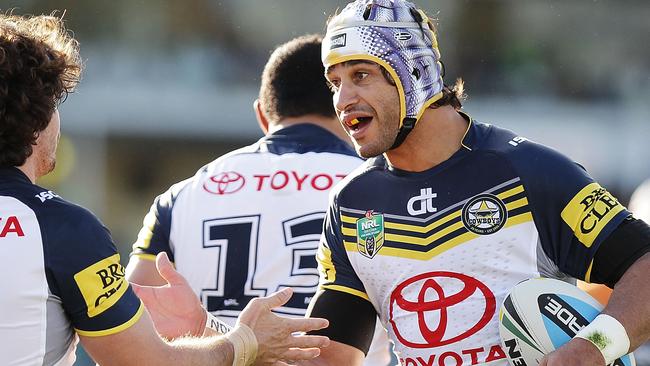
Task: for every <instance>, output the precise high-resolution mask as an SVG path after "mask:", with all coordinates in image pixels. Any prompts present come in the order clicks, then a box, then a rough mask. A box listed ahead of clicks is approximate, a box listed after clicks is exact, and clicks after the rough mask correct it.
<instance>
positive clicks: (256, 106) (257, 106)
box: [253, 99, 269, 135]
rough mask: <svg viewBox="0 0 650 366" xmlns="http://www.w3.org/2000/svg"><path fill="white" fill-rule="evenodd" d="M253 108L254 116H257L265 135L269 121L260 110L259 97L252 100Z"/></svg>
mask: <svg viewBox="0 0 650 366" xmlns="http://www.w3.org/2000/svg"><path fill="white" fill-rule="evenodd" d="M253 109H254V110H255V117H257V123H259V125H260V128H261V129H262V131H264V134H265V135H266V134H267V133H268V132H269V121H268V120H267V119H266V116H265V115H264V112H263V111H262V105H261V104H260V100H259V99H255V101H254V102H253Z"/></svg>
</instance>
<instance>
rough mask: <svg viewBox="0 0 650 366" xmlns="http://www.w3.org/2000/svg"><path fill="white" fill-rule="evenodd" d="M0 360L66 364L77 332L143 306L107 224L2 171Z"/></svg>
mask: <svg viewBox="0 0 650 366" xmlns="http://www.w3.org/2000/svg"><path fill="white" fill-rule="evenodd" d="M0 252H2V258H3V264H2V266H0V359H1V360H2V361H1V362H0V363H1V364H2V365H33V366H36V365H39V366H40V365H72V363H73V362H74V357H75V348H76V344H77V336H76V334H81V335H84V336H91V337H92V336H102V335H108V334H113V333H117V332H119V331H121V330H124V329H126V328H128V327H129V326H130V325H132V324H134V323H135V322H136V321H137V320H138V319H139V317H140V315H141V314H142V311H143V309H144V308H143V306H142V305H141V302H140V300H139V299H138V298H137V297H136V296H135V294H134V293H133V292H132V291H131V289H130V288H129V286H128V282H126V281H125V280H124V268H123V267H122V265H120V261H119V254H117V250H116V248H115V246H114V245H113V242H112V241H111V237H110V234H109V232H108V230H107V229H106V228H105V227H104V226H102V224H101V223H100V222H99V221H98V220H97V218H96V217H95V216H94V215H93V214H92V213H90V212H89V211H87V210H85V209H84V208H82V207H79V206H77V205H74V204H71V203H69V202H67V201H65V200H63V199H61V198H60V197H59V196H58V195H56V194H55V193H53V192H52V191H49V190H47V189H44V188H41V187H39V186H37V185H34V184H32V183H31V181H30V180H29V179H28V178H27V177H26V176H25V175H24V174H23V173H22V172H21V171H20V170H19V169H16V168H2V169H0Z"/></svg>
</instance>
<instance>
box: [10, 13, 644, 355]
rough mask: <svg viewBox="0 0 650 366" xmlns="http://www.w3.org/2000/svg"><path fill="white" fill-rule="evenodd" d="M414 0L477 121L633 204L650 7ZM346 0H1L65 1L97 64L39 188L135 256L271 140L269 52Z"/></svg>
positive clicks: (640, 157) (639, 172)
mask: <svg viewBox="0 0 650 366" xmlns="http://www.w3.org/2000/svg"><path fill="white" fill-rule="evenodd" d="M417 2H418V4H419V5H420V6H421V7H423V8H424V9H427V10H428V12H429V14H430V15H432V16H433V17H434V18H438V20H439V21H438V23H439V24H438V27H439V41H440V46H441V51H442V55H443V61H444V62H445V67H446V72H447V75H446V78H445V79H446V80H447V82H448V83H452V82H453V80H454V79H455V78H457V77H462V78H463V79H464V80H465V82H466V89H467V93H468V95H469V99H468V101H467V102H466V110H467V111H469V112H470V113H471V114H472V115H473V116H474V117H475V118H477V119H478V120H480V121H484V122H490V123H494V124H498V125H501V126H505V127H507V128H510V129H513V130H515V131H517V132H519V133H520V134H521V135H523V136H526V137H528V138H530V139H532V140H536V141H539V142H542V143H545V144H547V145H550V146H553V147H555V148H557V149H559V150H561V151H563V152H564V153H566V154H568V155H569V156H570V157H572V158H573V159H574V160H576V161H578V162H580V163H581V164H583V165H584V166H585V167H586V168H587V169H588V170H589V172H590V173H591V174H592V175H593V176H594V177H595V178H596V179H597V180H599V181H600V183H601V184H603V185H605V186H606V187H607V188H608V189H609V190H610V191H612V192H614V193H615V195H616V196H617V197H618V198H619V199H620V200H621V201H622V202H624V203H627V201H628V199H629V197H630V194H631V193H632V191H633V189H634V188H635V187H636V186H637V185H638V184H639V183H641V181H642V180H643V179H645V178H647V177H650V164H649V163H648V160H647V159H648V158H649V157H650V143H648V137H650V123H649V122H648V117H649V116H650V103H649V101H650V48H649V47H648V46H647V43H646V42H648V40H649V39H650V23H649V21H648V20H649V19H650V2H648V1H647V0H624V1H621V0H619V1H615V0H534V1H520V0H436V1H432V0H420V1H417ZM345 4H346V1H344V0H339V1H336V0H319V1H313V0H223V1H216V0H182V1H181V0H168V1H161V0H113V1H84V0H0V10H1V11H7V10H10V9H14V10H13V11H14V13H16V14H43V13H46V14H49V13H51V12H52V11H54V10H60V11H63V10H65V19H66V20H67V26H68V27H69V28H70V29H72V30H73V31H74V34H75V36H76V37H77V39H79V40H80V42H81V49H82V55H83V57H84V59H85V62H86V71H85V74H84V78H83V81H82V83H81V85H80V87H79V88H78V91H77V92H76V93H75V94H73V95H71V96H70V97H69V99H68V101H67V102H66V103H65V104H64V105H63V106H62V108H61V118H62V129H63V137H62V141H61V145H60V150H59V161H58V164H57V169H56V171H55V173H54V174H51V175H50V176H48V177H46V178H45V179H43V180H42V181H41V182H40V183H41V185H45V186H50V187H53V188H54V189H55V190H56V191H57V192H58V193H59V194H61V195H63V196H64V197H66V198H67V199H69V200H72V201H75V202H78V203H80V204H82V205H83V206H86V207H88V208H89V209H91V210H92V211H93V212H95V213H96V214H97V215H98V216H99V217H100V218H101V219H102V220H103V222H104V223H105V224H106V225H107V226H108V227H109V228H110V229H111V231H112V233H113V237H114V239H115V242H116V244H117V246H118V247H119V249H120V251H121V252H122V258H123V261H126V258H127V257H126V256H127V255H128V253H129V249H130V245H131V243H132V242H133V240H134V239H135V236H136V234H137V232H138V230H139V227H140V225H141V220H142V218H143V216H144V214H145V213H146V212H147V210H148V208H149V205H150V204H151V202H152V200H153V198H154V197H155V196H156V195H157V194H159V193H161V192H163V191H164V190H166V189H167V188H168V186H169V185H171V184H172V183H174V182H176V181H178V180H181V179H183V178H185V177H187V176H190V175H192V174H193V173H194V172H195V171H196V170H197V169H198V168H199V167H200V166H201V165H203V164H204V163H207V162H208V161H210V160H212V159H214V158H215V157H217V156H219V155H221V154H223V153H224V152H227V151H229V150H231V149H233V148H235V147H239V146H242V145H245V144H248V143H251V142H253V141H255V140H256V139H258V138H259V137H260V136H261V134H262V133H261V132H260V131H259V130H258V128H257V124H256V122H255V117H254V114H253V110H252V103H253V100H254V99H255V98H256V95H257V87H258V83H259V75H260V73H261V71H262V67H263V65H264V63H265V61H266V59H267V57H268V55H269V52H270V50H271V49H272V48H273V47H274V46H275V45H277V44H279V43H282V42H284V41H286V40H288V39H290V38H292V37H294V36H298V35H301V34H304V33H322V32H323V31H324V22H325V19H326V18H327V16H328V15H330V14H331V13H332V12H333V11H334V10H335V9H336V8H337V7H343V6H344V5H345ZM644 45H645V46H644ZM558 179H562V177H558ZM77 364H78V365H86V364H88V362H87V361H85V359H84V357H83V356H82V357H81V358H80V360H79V361H78V363H77Z"/></svg>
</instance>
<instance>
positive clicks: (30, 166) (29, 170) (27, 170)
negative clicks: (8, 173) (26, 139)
mask: <svg viewBox="0 0 650 366" xmlns="http://www.w3.org/2000/svg"><path fill="white" fill-rule="evenodd" d="M16 168H18V169H20V171H22V172H23V173H24V174H25V175H26V176H27V178H29V180H30V181H31V182H32V183H34V184H36V178H38V177H39V175H38V169H37V164H36V160H35V159H34V154H33V153H32V155H31V156H30V157H28V158H27V160H25V164H23V165H21V166H18V167H16Z"/></svg>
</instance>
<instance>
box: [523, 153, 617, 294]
mask: <svg viewBox="0 0 650 366" xmlns="http://www.w3.org/2000/svg"><path fill="white" fill-rule="evenodd" d="M517 153H518V154H517V155H516V158H514V159H513V161H514V163H515V165H516V169H517V170H518V171H519V174H520V176H521V179H522V182H523V184H524V187H525V189H526V193H527V196H528V199H529V202H530V204H531V208H532V212H533V217H534V220H535V224H536V226H537V229H538V232H539V235H540V241H541V245H542V248H543V250H544V252H545V253H546V255H547V256H549V258H550V259H551V260H552V261H553V262H554V263H555V264H556V265H557V266H558V268H559V269H560V270H561V271H562V272H564V273H566V274H569V275H571V276H573V277H576V278H579V279H582V280H585V281H587V282H589V281H590V274H591V270H592V264H593V258H594V256H595V254H596V252H597V251H598V248H599V247H600V245H601V244H602V243H603V241H605V239H607V237H608V236H609V235H610V234H611V233H612V232H613V231H614V229H615V228H616V227H618V226H619V225H620V224H621V222H623V220H624V219H625V218H626V217H627V216H628V215H629V214H630V213H629V212H628V211H627V209H626V208H625V207H624V206H623V205H622V204H621V203H620V202H619V201H618V200H617V199H616V198H615V197H614V196H613V195H612V194H611V193H609V192H608V191H607V190H606V189H605V188H603V187H602V186H601V185H600V184H598V183H597V182H596V181H594V180H593V179H592V178H591V177H590V176H589V175H588V174H587V172H586V171H585V169H584V168H583V167H582V166H580V165H578V164H577V163H575V162H573V161H571V160H570V159H568V158H567V157H565V156H564V155H562V154H560V153H558V152H556V151H554V150H552V149H550V148H547V147H544V146H541V145H538V144H535V143H533V142H526V143H525V144H524V145H522V149H521V150H519V151H517Z"/></svg>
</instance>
